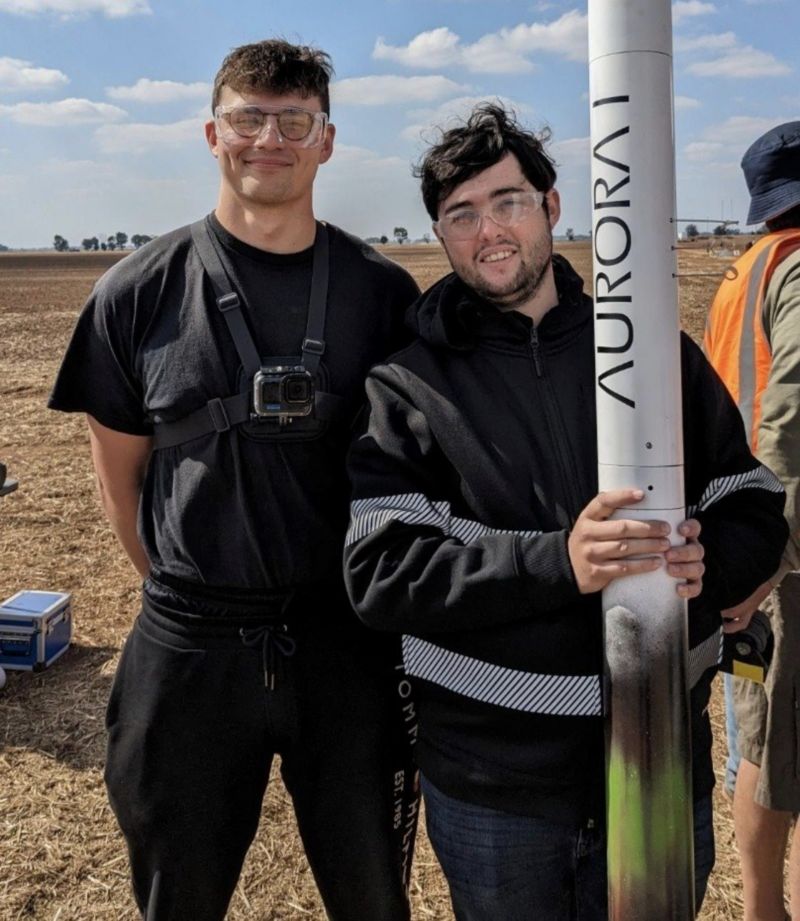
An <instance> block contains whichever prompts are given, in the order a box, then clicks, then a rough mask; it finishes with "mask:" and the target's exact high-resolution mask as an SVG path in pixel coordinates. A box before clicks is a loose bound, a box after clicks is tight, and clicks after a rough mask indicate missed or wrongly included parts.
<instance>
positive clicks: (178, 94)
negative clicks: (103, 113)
mask: <svg viewBox="0 0 800 921" xmlns="http://www.w3.org/2000/svg"><path fill="white" fill-rule="evenodd" d="M106 95H107V96H108V97H109V98H111V99H119V100H125V101H132V102H150V103H158V102H176V101H180V100H182V99H204V98H206V97H207V98H209V99H210V98H211V84H210V83H176V82H175V81H173V80H150V79H148V78H147V77H141V78H140V79H139V80H137V81H136V83H134V84H133V85H132V86H109V87H107V88H106Z"/></svg>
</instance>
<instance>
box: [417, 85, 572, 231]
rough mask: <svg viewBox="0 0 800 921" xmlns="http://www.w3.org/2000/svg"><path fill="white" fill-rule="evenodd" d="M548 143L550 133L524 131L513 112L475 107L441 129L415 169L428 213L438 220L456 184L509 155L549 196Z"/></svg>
mask: <svg viewBox="0 0 800 921" xmlns="http://www.w3.org/2000/svg"><path fill="white" fill-rule="evenodd" d="M549 140H550V131H549V130H547V129H545V130H544V131H542V132H540V133H539V134H534V133H533V132H531V131H526V130H525V129H524V128H522V127H521V125H520V124H519V122H518V121H517V119H516V116H515V114H514V113H513V112H512V111H508V110H506V109H504V108H503V107H502V106H501V105H497V104H495V103H481V104H480V105H478V106H476V107H475V108H474V109H473V110H472V113H471V114H470V116H469V118H468V119H467V120H466V121H465V122H464V123H463V124H461V125H458V126H456V127H455V128H450V129H449V130H448V131H443V132H442V138H441V140H440V141H439V143H438V144H434V146H433V147H431V148H430V150H428V152H427V153H426V154H425V155H424V156H423V158H422V160H421V161H420V162H419V163H418V164H417V166H415V167H414V175H415V176H416V177H417V179H420V180H421V182H422V200H423V202H424V203H425V208H426V209H427V211H428V214H429V215H430V216H431V218H432V219H433V220H434V221H435V220H437V218H438V217H439V205H440V203H441V202H442V200H443V199H445V198H447V196H448V195H449V194H450V193H451V192H452V191H453V189H455V188H456V186H458V185H461V183H462V182H466V180H467V179H471V178H472V177H473V176H475V175H476V174H477V173H481V172H483V170H485V169H488V168H489V167H490V166H494V165H495V163H497V162H498V161H499V160H501V159H502V158H503V157H504V156H505V155H506V154H509V153H512V154H514V156H515V157H516V158H517V160H519V165H520V166H521V167H522V172H523V175H524V176H525V178H526V179H527V180H528V182H530V184H531V185H532V186H533V187H534V188H535V189H538V190H539V191H540V192H549V191H550V189H552V188H553V186H554V185H555V181H556V171H555V166H554V162H553V159H552V157H550V156H549V154H547V152H546V151H545V149H544V145H545V144H546V143H547V142H548V141H549ZM545 206H546V203H545Z"/></svg>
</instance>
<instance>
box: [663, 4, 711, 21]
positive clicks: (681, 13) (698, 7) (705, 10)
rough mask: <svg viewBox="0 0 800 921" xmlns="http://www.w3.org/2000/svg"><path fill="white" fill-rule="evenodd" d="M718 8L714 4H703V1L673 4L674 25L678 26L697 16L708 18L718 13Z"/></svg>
mask: <svg viewBox="0 0 800 921" xmlns="http://www.w3.org/2000/svg"><path fill="white" fill-rule="evenodd" d="M716 11H717V8H716V7H715V6H714V4H713V3H702V2H701V0H677V2H676V3H673V4H672V23H673V25H677V24H678V23H679V22H681V21H682V20H684V19H691V18H693V17H695V16H708V15H709V14H710V13H716Z"/></svg>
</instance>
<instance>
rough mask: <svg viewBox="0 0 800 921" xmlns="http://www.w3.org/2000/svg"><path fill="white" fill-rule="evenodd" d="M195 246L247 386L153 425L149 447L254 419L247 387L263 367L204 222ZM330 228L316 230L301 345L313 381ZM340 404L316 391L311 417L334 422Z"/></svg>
mask: <svg viewBox="0 0 800 921" xmlns="http://www.w3.org/2000/svg"><path fill="white" fill-rule="evenodd" d="M191 232H192V240H193V242H194V245H195V248H196V249H197V253H198V255H199V256H200V261H201V262H202V263H203V268H204V269H205V270H206V273H207V274H208V277H209V278H210V279H211V285H212V287H213V289H214V295H215V297H216V305H217V309H218V310H219V311H220V313H221V314H222V316H223V318H224V319H225V323H226V325H227V327H228V331H229V332H230V334H231V338H232V339H233V344H234V345H235V346H236V351H237V352H238V354H239V359H240V361H241V363H242V367H243V369H244V374H243V379H244V381H245V382H246V384H247V387H246V389H245V391H244V392H242V393H236V394H234V395H233V396H228V397H215V398H214V399H212V400H209V401H208V402H207V403H206V404H205V406H201V407H200V408H199V409H196V410H195V411H194V412H191V413H189V415H188V416H184V417H183V418H182V419H177V420H175V421H174V422H156V423H155V425H154V433H153V446H154V448H155V449H156V450H158V449H160V448H174V447H175V446H176V445H180V444H184V443H185V442H187V441H192V440H193V439H195V438H200V437H201V436H203V435H209V434H211V433H212V432H227V431H229V430H230V429H231V428H232V427H233V426H234V425H241V424H242V423H244V422H250V421H251V419H252V418H253V404H252V394H251V390H250V387H249V384H250V383H251V382H252V380H253V378H254V376H255V374H256V373H257V372H258V371H259V370H260V368H261V358H260V356H259V354H258V350H257V348H256V346H255V343H254V342H253V337H252V336H251V335H250V329H249V327H248V325H247V320H246V319H245V315H244V311H243V310H242V301H241V298H240V297H239V295H238V294H237V293H236V292H235V291H234V290H233V288H232V285H231V283H230V281H229V279H228V274H227V272H226V271H225V268H224V266H223V264H222V260H221V259H220V256H219V253H218V251H217V246H216V243H215V241H214V239H213V237H212V236H211V233H210V231H209V229H208V226H207V224H206V221H205V220H201V221H196V222H195V223H194V224H192V225H191ZM328 233H329V232H328V229H327V227H325V226H324V225H318V226H317V234H316V236H315V238H314V249H313V255H312V267H311V294H310V296H309V303H308V319H307V321H306V333H305V337H304V338H303V346H302V365H303V367H304V368H305V370H306V371H308V372H309V374H311V376H312V377H314V378H316V377H317V372H318V371H319V364H320V359H321V358H322V356H323V354H324V353H325V340H324V338H323V336H324V334H325V311H326V307H327V301H328V273H329V265H330V257H329V248H330V247H329V241H328ZM341 404H342V400H341V397H338V396H336V395H335V394H332V393H325V392H324V391H320V390H316V391H315V393H314V414H315V416H316V417H317V418H318V419H323V420H330V419H333V418H334V417H335V416H336V414H337V411H338V410H339V409H340V407H341Z"/></svg>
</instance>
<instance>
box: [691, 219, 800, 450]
mask: <svg viewBox="0 0 800 921" xmlns="http://www.w3.org/2000/svg"><path fill="white" fill-rule="evenodd" d="M797 249H800V231H798V230H794V229H793V230H782V231H778V232H776V233H768V234H767V235H766V236H765V237H763V238H762V239H761V240H759V241H758V242H757V243H755V244H754V245H753V246H752V247H751V248H750V249H749V250H748V251H747V252H746V253H745V254H744V255H743V256H741V257H740V258H739V259H737V261H736V262H735V263H734V264H733V265H732V266H731V267H730V268H729V269H728V270H727V271H726V273H725V279H724V280H723V282H722V284H721V285H720V286H719V290H718V291H717V294H716V297H715V298H714V301H713V303H712V305H711V310H710V311H709V314H708V319H707V320H706V331H705V336H704V338H703V349H704V351H705V353H706V356H707V357H708V359H709V361H710V362H711V364H712V365H713V366H714V368H715V369H716V371H717V373H718V374H719V376H720V377H721V378H722V380H723V381H724V382H725V385H726V386H727V388H728V390H729V391H730V393H731V396H732V397H733V399H734V400H735V401H736V405H737V406H738V407H739V412H740V413H741V414H742V419H743V421H744V427H745V431H746V432H747V433H748V435H749V438H750V447H751V449H752V451H753V453H755V452H756V451H757V450H758V428H759V425H760V423H761V395H762V393H763V392H764V388H765V387H766V386H767V381H768V380H769V372H770V367H771V365H772V350H771V349H770V345H769V342H768V341H767V337H766V334H765V333H764V322H763V312H764V298H765V296H766V293H767V288H768V286H769V281H770V279H771V278H772V273H773V272H774V271H775V269H776V268H777V266H778V265H780V263H781V262H782V261H783V260H784V259H785V258H786V257H787V256H789V255H791V254H792V253H793V252H795V250H797Z"/></svg>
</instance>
